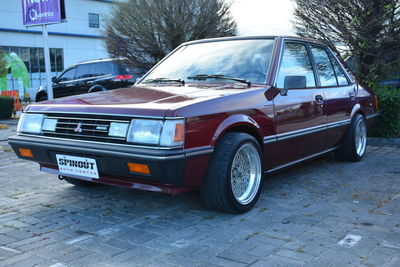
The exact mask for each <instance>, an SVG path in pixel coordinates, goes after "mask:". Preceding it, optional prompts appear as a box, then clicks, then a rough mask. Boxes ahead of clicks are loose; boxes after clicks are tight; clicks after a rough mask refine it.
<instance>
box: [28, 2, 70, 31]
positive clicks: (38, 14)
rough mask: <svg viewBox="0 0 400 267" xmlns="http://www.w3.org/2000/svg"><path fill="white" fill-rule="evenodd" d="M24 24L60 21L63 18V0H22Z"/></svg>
mask: <svg viewBox="0 0 400 267" xmlns="http://www.w3.org/2000/svg"><path fill="white" fill-rule="evenodd" d="M22 14H23V22H24V26H37V25H45V24H52V23H60V22H61V20H62V19H64V18H65V11H64V1H61V0H22Z"/></svg>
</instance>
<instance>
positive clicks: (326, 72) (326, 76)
mask: <svg viewBox="0 0 400 267" xmlns="http://www.w3.org/2000/svg"><path fill="white" fill-rule="evenodd" d="M311 52H312V54H313V56H314V60H315V64H316V65H317V72H318V75H319V80H320V82H321V86H337V85H338V83H337V80H336V75H335V70H334V69H333V65H332V62H331V60H330V58H329V55H328V53H327V51H326V49H325V48H322V47H318V46H311Z"/></svg>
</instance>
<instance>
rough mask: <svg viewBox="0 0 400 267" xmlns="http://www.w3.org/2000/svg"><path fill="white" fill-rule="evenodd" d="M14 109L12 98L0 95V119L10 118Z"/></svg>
mask: <svg viewBox="0 0 400 267" xmlns="http://www.w3.org/2000/svg"><path fill="white" fill-rule="evenodd" d="M13 109H14V99H12V98H11V97H8V96H2V95H0V119H11V115H12V113H13Z"/></svg>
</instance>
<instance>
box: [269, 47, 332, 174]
mask: <svg viewBox="0 0 400 267" xmlns="http://www.w3.org/2000/svg"><path fill="white" fill-rule="evenodd" d="M317 86H318V85H317V82H316V76H315V73H314V70H313V64H312V61H311V58H310V52H309V47H308V45H307V44H306V43H303V42H295V41H285V42H284V44H283V52H282V56H281V60H280V66H279V67H278V76H277V79H276V82H275V87H276V88H278V89H285V90H286V89H287V91H286V93H285V90H283V91H281V92H283V93H282V94H278V95H277V96H276V97H275V98H274V100H273V101H274V108H275V124H276V125H275V129H276V135H277V142H276V144H275V146H274V148H273V149H274V150H275V151H274V153H275V161H274V162H273V165H274V167H279V166H282V165H285V164H287V163H291V162H295V161H297V160H299V159H303V158H306V157H308V156H310V155H313V154H316V153H318V152H321V151H322V149H323V144H324V139H325V134H326V132H325V131H324V130H323V127H324V126H325V124H326V115H325V113H324V112H325V106H324V91H323V89H321V88H319V87H317Z"/></svg>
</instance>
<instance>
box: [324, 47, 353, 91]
mask: <svg viewBox="0 0 400 267" xmlns="http://www.w3.org/2000/svg"><path fill="white" fill-rule="evenodd" d="M327 50H328V52H329V53H330V55H331V57H333V60H335V61H336V63H337V64H338V65H339V68H340V69H341V70H342V72H343V73H344V76H345V78H346V80H347V85H339V79H338V85H339V86H349V85H352V84H354V81H353V79H351V78H350V77H349V74H348V73H347V71H346V69H345V68H344V67H343V65H342V62H340V60H339V59H338V58H337V56H336V55H335V53H333V51H332V49H331V48H330V47H327ZM331 60H332V59H331ZM335 73H336V70H335Z"/></svg>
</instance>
